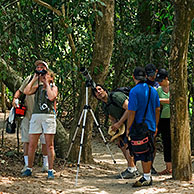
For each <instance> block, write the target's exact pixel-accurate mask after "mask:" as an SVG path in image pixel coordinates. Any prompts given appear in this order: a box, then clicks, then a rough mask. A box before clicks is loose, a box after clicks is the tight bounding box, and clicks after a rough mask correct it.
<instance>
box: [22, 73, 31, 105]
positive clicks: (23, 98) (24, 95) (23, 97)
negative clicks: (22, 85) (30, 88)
mask: <svg viewBox="0 0 194 194" xmlns="http://www.w3.org/2000/svg"><path fill="white" fill-rule="evenodd" d="M32 78H33V75H31V77H30V79H29V81H28V83H27V85H28V84H29V83H30V82H31V80H32ZM25 98H26V94H23V96H22V98H21V105H23V104H24V100H25Z"/></svg>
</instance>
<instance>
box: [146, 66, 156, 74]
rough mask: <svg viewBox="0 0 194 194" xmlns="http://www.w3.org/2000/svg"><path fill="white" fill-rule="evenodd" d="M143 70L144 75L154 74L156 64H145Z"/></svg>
mask: <svg viewBox="0 0 194 194" xmlns="http://www.w3.org/2000/svg"><path fill="white" fill-rule="evenodd" d="M145 71H146V75H147V76H148V77H149V76H154V75H155V73H156V66H155V65H154V64H147V65H146V66H145Z"/></svg>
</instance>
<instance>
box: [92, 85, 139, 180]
mask: <svg viewBox="0 0 194 194" xmlns="http://www.w3.org/2000/svg"><path fill="white" fill-rule="evenodd" d="M92 93H93V95H94V96H95V97H96V98H97V99H98V100H100V101H101V102H102V109H103V111H104V113H105V115H106V116H108V117H109V119H110V120H111V123H112V126H111V128H112V130H113V131H115V132H116V133H117V132H118V129H119V128H120V127H121V126H122V125H123V124H124V125H125V127H126V122H127V117H128V116H127V112H128V110H127V109H128V94H129V88H127V87H124V88H120V89H118V90H116V91H114V92H108V91H107V90H106V89H105V88H104V87H103V86H101V85H100V84H96V87H95V89H92ZM125 93H127V95H126V94H125ZM125 129H126V128H125ZM117 139H118V143H117V145H118V147H119V148H120V149H121V151H122V152H123V155H124V157H125V158H126V160H127V163H128V168H127V169H126V170H125V171H123V172H122V173H121V175H122V177H123V178H124V179H128V178H136V177H137V176H139V175H140V174H139V172H138V170H137V168H136V166H135V164H134V159H133V157H131V155H130V153H129V150H128V149H127V148H128V139H127V137H126V135H125V132H124V134H123V135H120V136H119V137H118V138H117ZM117 178H121V177H120V175H118V176H117Z"/></svg>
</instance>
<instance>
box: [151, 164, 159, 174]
mask: <svg viewBox="0 0 194 194" xmlns="http://www.w3.org/2000/svg"><path fill="white" fill-rule="evenodd" d="M151 174H158V172H157V171H156V169H155V168H154V167H153V166H152V167H151Z"/></svg>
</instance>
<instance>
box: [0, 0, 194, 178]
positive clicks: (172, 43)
mask: <svg viewBox="0 0 194 194" xmlns="http://www.w3.org/2000/svg"><path fill="white" fill-rule="evenodd" d="M0 7H1V8H0V68H1V71H0V80H1V96H2V108H3V111H5V109H6V107H7V108H10V102H11V101H12V98H13V93H14V92H15V91H16V90H17V89H18V88H19V86H20V84H21V82H22V80H23V79H24V78H25V77H26V76H27V75H29V74H33V72H34V62H35V61H36V60H37V59H43V60H45V61H47V62H48V63H49V67H50V69H52V70H53V71H54V72H55V73H56V85H57V86H58V89H59V95H58V98H57V118H58V123H59V125H60V129H59V130H58V134H59V135H58V136H56V140H55V141H56V153H57V156H58V157H62V158H64V157H65V153H66V151H67V148H68V145H69V143H70V142H71V139H72V136H73V134H74V132H75V129H76V126H77V122H78V120H79V117H80V115H81V112H82V109H83V106H84V103H85V81H86V80H85V78H84V77H83V76H82V75H81V73H80V68H81V67H86V68H87V69H88V71H89V73H90V75H91V76H92V78H93V80H94V81H95V82H96V83H100V84H103V85H104V86H105V87H106V88H107V89H108V90H112V89H114V88H117V87H121V86H131V87H133V86H134V83H133V80H132V72H133V69H134V68H135V67H136V66H145V65H146V64H148V63H153V64H155V66H156V67H157V68H166V69H168V70H169V71H170V77H169V79H170V82H171V88H170V90H171V112H172V113H173V115H172V118H171V124H172V125H171V128H172V140H173V147H172V148H173V151H174V152H173V164H174V165H173V168H174V171H173V177H174V178H175V179H184V180H190V179H191V157H190V156H191V150H194V116H193V114H194V111H193V109H194V103H193V97H194V85H193V83H194V77H193V76H194V74H193V72H194V66H193V65H194V64H193V61H194V54H193V53H194V44H193V42H194V41H193V39H194V20H193V18H194V1H192V0H182V1H180V0H179V1H178V0H177V1H166V0H153V1H152V0H151V1H144V0H131V1H128V0H126V1H123V0H115V1H113V0H73V1H71V0H64V1H59V0H52V1H49V0H46V1H39V0H33V1H32V0H6V1H5V0H1V2H0ZM89 103H90V105H91V107H92V109H93V110H94V111H95V115H96V117H97V119H98V120H99V121H100V124H101V126H102V129H103V131H104V133H106V128H107V126H108V123H107V120H106V119H105V118H104V117H102V116H101V114H100V113H101V107H100V104H98V102H97V100H96V99H95V98H94V97H93V96H92V95H91V91H90V90H89ZM61 123H62V125H61ZM189 126H190V127H189ZM93 127H94V128H93ZM93 130H97V129H96V128H95V126H94V123H93V119H92V118H91V115H89V114H88V118H87V125H86V130H85V137H84V145H85V146H84V147H83V151H82V161H83V162H92V160H93V158H92V149H91V141H92V131H93ZM79 133H80V132H79ZM78 137H80V134H78ZM68 139H69V141H68ZM190 140H191V143H190ZM176 142H179V143H178V144H177V143H176ZM79 144H80V139H79V138H76V141H75V143H74V146H73V150H74V152H73V153H71V154H70V157H69V159H70V160H71V161H76V160H77V156H78V152H79ZM183 147H184V148H185V149H184V151H183V150H182V149H183ZM61 150H62V152H61ZM176 169H177V170H176ZM180 169H181V170H184V172H185V173H180Z"/></svg>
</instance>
